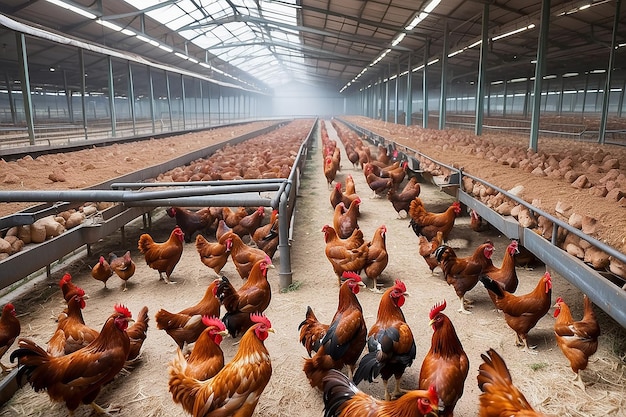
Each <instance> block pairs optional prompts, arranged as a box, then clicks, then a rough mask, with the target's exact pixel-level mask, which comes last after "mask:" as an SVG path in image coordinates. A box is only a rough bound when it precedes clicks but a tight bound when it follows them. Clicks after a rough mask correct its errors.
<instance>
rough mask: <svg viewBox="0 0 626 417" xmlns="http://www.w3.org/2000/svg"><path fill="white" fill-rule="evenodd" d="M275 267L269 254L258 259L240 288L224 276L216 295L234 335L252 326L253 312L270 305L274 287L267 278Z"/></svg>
mask: <svg viewBox="0 0 626 417" xmlns="http://www.w3.org/2000/svg"><path fill="white" fill-rule="evenodd" d="M269 268H274V265H272V260H271V259H270V257H269V256H268V255H265V259H263V260H260V261H257V262H256V263H255V264H254V265H253V266H252V269H251V270H250V274H249V275H248V279H247V280H246V282H244V283H243V285H242V286H241V288H239V290H235V288H234V287H233V286H232V284H231V283H230V281H229V280H228V278H226V277H222V279H221V280H220V282H219V284H218V286H217V290H216V293H215V296H216V297H217V299H218V300H219V301H220V303H221V304H222V305H223V306H224V308H225V309H226V314H224V317H222V321H223V322H224V325H226V328H227V329H228V333H230V335H231V336H232V337H237V336H238V335H239V334H243V333H244V332H245V331H246V330H248V328H249V327H250V326H252V324H253V323H252V321H250V314H251V313H262V312H264V311H265V309H266V308H267V307H268V306H269V305H270V301H271V299H272V289H271V288H270V283H269V281H268V280H267V271H268V269H269Z"/></svg>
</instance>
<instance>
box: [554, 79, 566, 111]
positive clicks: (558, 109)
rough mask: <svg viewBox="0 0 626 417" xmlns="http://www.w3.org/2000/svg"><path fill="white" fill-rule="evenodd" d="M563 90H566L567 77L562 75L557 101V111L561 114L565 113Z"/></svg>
mask: <svg viewBox="0 0 626 417" xmlns="http://www.w3.org/2000/svg"><path fill="white" fill-rule="evenodd" d="M563 91H565V78H563V76H562V75H561V84H560V85H559V100H558V101H557V105H556V106H557V112H558V113H559V116H561V115H562V114H563V101H564V99H565V97H563Z"/></svg>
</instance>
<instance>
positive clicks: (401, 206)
mask: <svg viewBox="0 0 626 417" xmlns="http://www.w3.org/2000/svg"><path fill="white" fill-rule="evenodd" d="M421 190H422V189H421V186H420V183H419V182H417V178H416V177H413V178H411V179H410V180H409V181H408V182H407V183H406V185H405V186H404V188H403V189H402V191H401V192H397V191H396V189H395V188H393V187H392V188H390V189H389V191H387V200H389V201H390V202H391V205H392V206H393V209H394V210H395V211H396V213H398V219H403V218H405V217H406V216H407V214H408V212H409V207H410V206H411V201H413V200H415V198H416V197H418V196H419V195H420V192H421Z"/></svg>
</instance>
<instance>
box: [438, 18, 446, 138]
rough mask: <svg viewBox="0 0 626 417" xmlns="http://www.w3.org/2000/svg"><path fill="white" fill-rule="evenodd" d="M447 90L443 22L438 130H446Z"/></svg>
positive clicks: (444, 24) (444, 23)
mask: <svg viewBox="0 0 626 417" xmlns="http://www.w3.org/2000/svg"><path fill="white" fill-rule="evenodd" d="M447 88H448V21H447V20H444V22H443V53H442V54H441V91H440V92H439V130H444V129H445V128H446V107H447V104H448V103H447V102H446V96H447Z"/></svg>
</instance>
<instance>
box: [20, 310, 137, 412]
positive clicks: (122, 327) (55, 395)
mask: <svg viewBox="0 0 626 417" xmlns="http://www.w3.org/2000/svg"><path fill="white" fill-rule="evenodd" d="M129 321H132V317H131V313H130V311H129V310H128V309H127V308H126V307H124V306H122V305H116V306H115V312H114V313H113V314H112V315H111V316H109V318H108V319H107V321H106V322H105V323H104V326H103V327H102V330H101V331H100V335H98V337H97V338H96V339H95V340H94V341H93V342H91V343H90V344H89V345H88V346H86V347H84V348H82V349H80V350H77V351H76V352H73V353H70V354H69V355H65V356H60V357H53V356H50V355H49V354H48V353H46V351H45V350H44V349H42V348H41V347H39V346H38V345H37V344H36V343H35V342H33V341H31V340H28V339H24V338H21V339H20V340H19V341H18V345H19V349H17V350H15V351H14V352H13V353H12V354H11V362H13V361H14V360H15V359H17V360H18V364H19V365H20V366H21V368H20V370H19V371H18V375H17V380H18V381H20V380H21V378H22V376H23V375H24V374H25V375H26V378H27V380H28V382H29V383H30V385H31V386H32V387H33V389H34V390H35V391H43V390H46V391H47V392H48V396H49V397H50V399H51V400H52V401H55V402H65V406H66V407H67V408H68V410H69V411H70V415H72V414H73V412H74V410H76V409H77V408H78V406H79V405H80V403H81V402H82V403H83V404H91V406H92V407H93V409H94V410H96V411H97V412H99V413H104V412H105V410H104V409H102V407H100V406H99V405H97V404H96V403H95V399H96V397H97V396H98V394H99V393H100V389H101V388H102V386H103V385H104V384H106V383H108V382H110V381H111V380H113V378H114V377H115V375H117V373H118V372H119V371H120V370H121V369H122V367H123V366H124V363H125V362H126V358H127V357H128V352H129V350H130V341H129V339H128V335H127V334H126V329H127V327H128V322H129Z"/></svg>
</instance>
